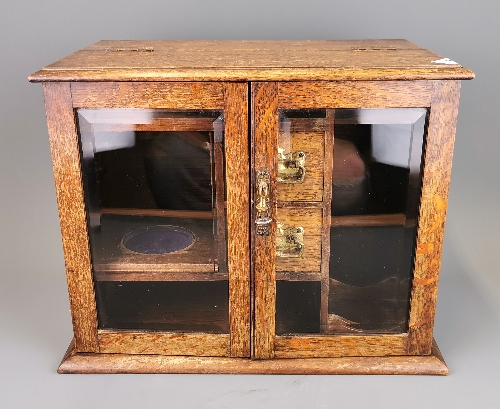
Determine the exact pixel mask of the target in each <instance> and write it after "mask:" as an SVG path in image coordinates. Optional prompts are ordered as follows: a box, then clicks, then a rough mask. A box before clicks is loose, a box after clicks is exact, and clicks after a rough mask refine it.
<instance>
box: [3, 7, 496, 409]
mask: <svg viewBox="0 0 500 409" xmlns="http://www.w3.org/2000/svg"><path fill="white" fill-rule="evenodd" d="M499 13H500V7H499V6H498V3H497V2H496V1H495V0H482V1H475V2H472V1H466V0H420V1H414V2H405V1H400V0H399V1H397V0H383V1H370V0H350V1H343V2H341V1H320V0H302V1H299V0H294V1H284V0H268V1H265V0H258V1H248V0H247V1H238V0H233V1H230V0H213V1H210V2H208V1H201V0H171V1H168V2H167V1H154V0H144V1H130V0H122V1H118V0H114V1H103V0H87V1H85V2H70V1H62V0H46V1H43V2H35V1H26V0H16V1H14V0H6V1H5V0H4V1H3V2H2V6H1V9H0V43H1V49H0V55H1V59H0V69H1V70H2V72H1V75H0V104H1V105H0V107H1V108H0V138H1V139H0V142H1V145H0V260H1V268H0V408H27V407H33V408H62V407H73V408H89V407H95V408H101V407H102V408H104V407H108V408H113V407H120V408H129V407H137V406H141V407H148V408H156V407H162V408H164V407H176V408H177V407H182V408H198V407H209V408H210V407H216V408H232V407H235V408H247V407H248V408H250V407H252V408H253V407H259V408H267V407H274V408H276V407H278V408H321V407H353V408H357V407H369V408H379V407H380V408H393V407H394V408H404V407H408V408H413V407H415V408H417V407H419V408H421V407H427V408H443V407H457V408H458V407H464V408H469V407H490V408H492V407H500V400H499V398H498V395H497V389H498V385H499V384H500V375H499V366H500V350H499V347H498V344H499V343H498V337H499V335H500V319H499V318H500V296H499V294H498V292H499V290H500V275H499V274H498V268H497V259H498V255H499V244H500V240H499V237H498V231H499V227H500V226H499V224H500V223H499V222H500V218H499V216H498V207H499V190H500V189H499V179H500V178H499V175H500V163H499V161H498V160H497V158H498V156H499V151H500V137H499V133H498V118H499V112H500V103H499V97H498V96H499V94H500V85H499V84H500V82H499V81H498V75H497V70H498V67H499V64H500V53H499V52H498V50H499V49H500V30H499V21H498V20H499V19H498V15H499ZM361 38H407V39H408V40H410V41H413V42H415V43H417V44H419V45H421V46H423V47H426V48H429V49H430V50H432V51H435V52H437V53H439V54H441V55H443V56H445V57H449V58H451V59H453V60H455V61H458V62H459V63H461V64H462V65H464V66H465V67H467V68H470V69H472V70H473V71H475V73H476V76H477V79H475V80H473V81H466V82H464V83H463V85H462V98H461V103H460V114H459V120H458V131H457V141H456V150H455V157H454V165H453V176H452V182H451V192H450V200H449V211H448V221H447V225H446V236H445V244H444V255H443V264H442V269H441V282H440V292H439V299H438V310H437V317H436V327H435V337H436V339H437V341H438V344H439V346H440V348H441V351H442V353H443V355H444V357H445V359H446V361H447V363H448V365H449V368H450V371H451V374H450V375H449V376H448V377H422V376H420V377H417V376H407V377H402V376H393V377H389V376H372V377H368V376H245V375H239V376H227V375H143V376H136V375H114V376H113V375H109V376H103V375H87V376H79V375H57V374H56V368H57V366H58V364H59V361H60V359H61V358H62V355H63V353H64V351H65V349H66V347H67V345H68V343H69V341H70V339H71V337H72V331H71V319H70V315H69V303H68V296H67V290H66V281H65V275H64V261H63V254H62V249H61V240H60V233H59V224H58V223H59V222H58V216H57V206H56V200H55V191H54V186H53V178H52V169H51V162H50V152H49V145H48V138H47V128H46V125H45V115H44V106H43V97H42V90H41V86H40V85H32V84H28V82H27V79H26V78H27V76H28V75H29V74H30V73H32V72H34V71H36V70H38V69H40V68H42V67H43V66H44V65H46V64H49V63H51V62H53V61H55V60H56V59H59V58H61V57H63V56H65V55H67V54H69V53H71V52H73V51H76V50H77V49H79V48H82V47H84V46H87V45H89V44H91V43H93V42H95V41H97V40H100V39H361Z"/></svg>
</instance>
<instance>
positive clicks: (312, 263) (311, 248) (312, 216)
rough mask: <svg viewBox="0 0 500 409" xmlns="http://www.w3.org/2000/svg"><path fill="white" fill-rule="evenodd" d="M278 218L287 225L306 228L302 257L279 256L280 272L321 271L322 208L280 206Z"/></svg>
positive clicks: (277, 262)
mask: <svg viewBox="0 0 500 409" xmlns="http://www.w3.org/2000/svg"><path fill="white" fill-rule="evenodd" d="M277 220H278V222H279V223H282V224H283V225H284V226H285V227H292V226H293V227H302V228H303V229H304V234H303V244H304V250H303V252H302V255H301V256H300V257H277V258H276V270H277V271H279V272H304V273H319V271H320V266H321V225H322V209H321V208H310V207H307V208H290V207H280V208H278V216H277Z"/></svg>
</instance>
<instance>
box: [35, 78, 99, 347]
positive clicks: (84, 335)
mask: <svg viewBox="0 0 500 409" xmlns="http://www.w3.org/2000/svg"><path fill="white" fill-rule="evenodd" d="M43 90H44V96H45V107H46V113H47V124H48V128H49V141H50V150H51V153H52V164H53V168H54V179H55V184H56V194H57V204H58V208H59V218H60V222H61V234H62V241H63V250H64V258H65V261H66V277H67V280H68V290H69V300H70V307H71V314H72V317H73V331H74V333H75V343H76V350H77V351H79V352H98V350H99V348H98V342H97V312H96V302H95V293H94V284H93V282H92V265H91V261H90V249H89V241H88V231H87V215H86V211H85V204H84V199H83V186H82V173H81V169H80V149H79V146H78V134H77V130H76V123H75V116H74V112H73V107H72V103H71V90H70V84H69V83H44V84H43Z"/></svg>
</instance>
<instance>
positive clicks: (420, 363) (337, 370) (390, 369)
mask: <svg viewBox="0 0 500 409" xmlns="http://www.w3.org/2000/svg"><path fill="white" fill-rule="evenodd" d="M71 347H72V346H71V345H70V348H69V349H68V352H67V353H66V355H65V357H64V359H63V361H62V362H61V365H60V366H59V369H58V372H59V373H80V374H85V373H108V374H109V373H192V374H194V373H216V374H236V373H246V374H297V375H305V374H316V375H320V374H324V375H327V374H342V375H375V374H379V375H447V374H448V368H447V367H446V364H445V362H444V360H443V357H442V356H441V353H440V352H439V349H438V347H437V345H436V344H435V343H434V344H433V348H432V352H431V355H427V356H384V357H340V358H312V359H311V358H305V359H272V360H248V359H243V358H212V357H184V356H165V355H125V354H81V353H80V354H77V353H75V351H74V349H72V348H71Z"/></svg>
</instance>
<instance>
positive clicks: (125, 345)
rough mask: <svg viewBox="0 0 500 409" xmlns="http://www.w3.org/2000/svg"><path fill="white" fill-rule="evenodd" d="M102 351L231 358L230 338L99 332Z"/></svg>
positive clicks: (222, 335)
mask: <svg viewBox="0 0 500 409" xmlns="http://www.w3.org/2000/svg"><path fill="white" fill-rule="evenodd" d="M98 338H99V351H100V352H101V353H107V354H158V355H185V356H229V335H225V334H189V333H183V334H165V333H154V332H150V333H148V332H111V331H99V333H98Z"/></svg>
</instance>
